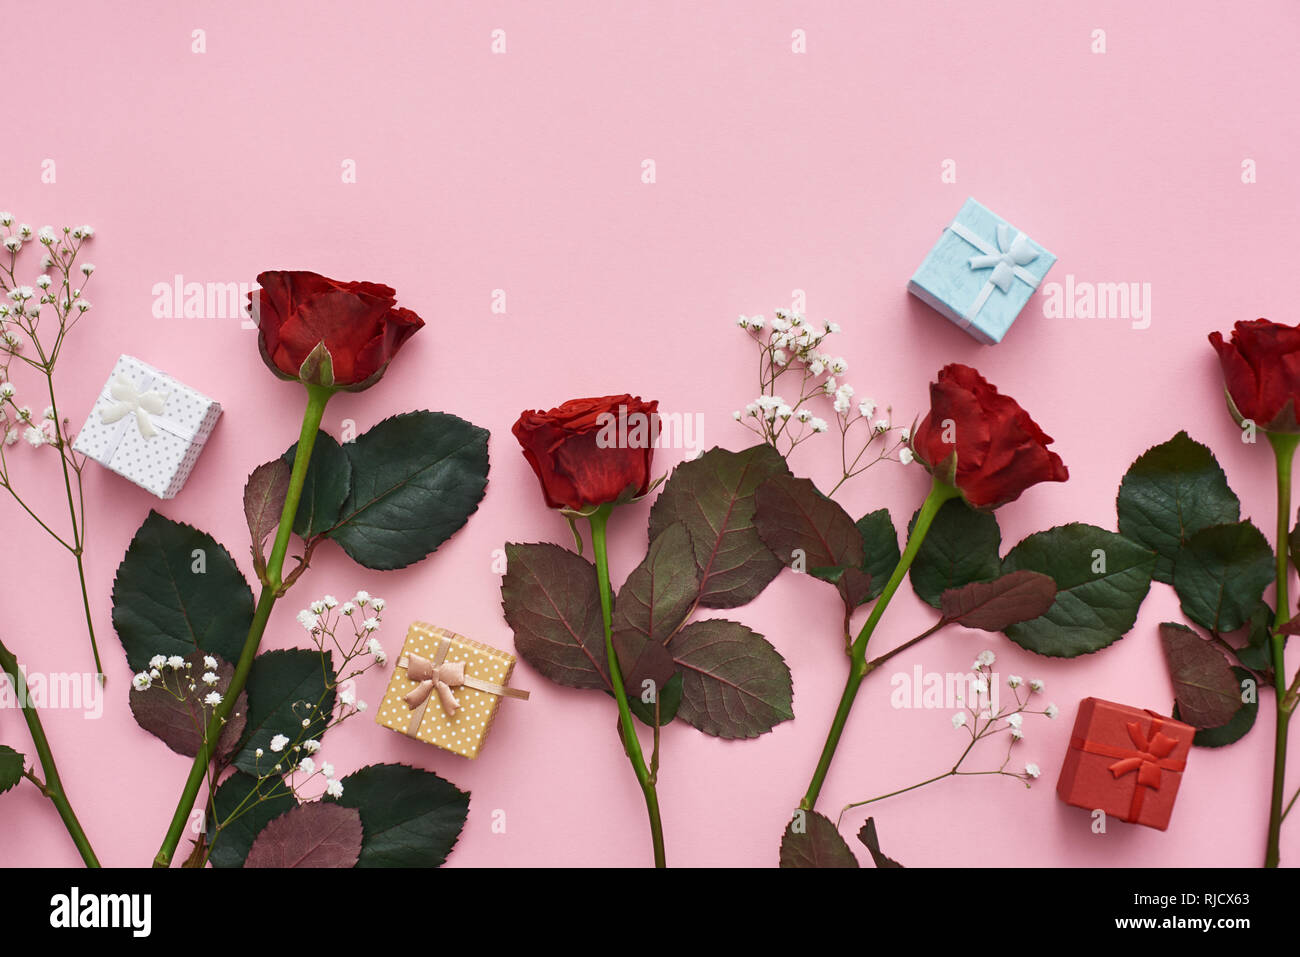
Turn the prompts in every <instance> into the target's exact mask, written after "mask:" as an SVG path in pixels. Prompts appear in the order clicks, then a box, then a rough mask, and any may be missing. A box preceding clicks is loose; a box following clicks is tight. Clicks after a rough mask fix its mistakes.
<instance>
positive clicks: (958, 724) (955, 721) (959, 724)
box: [952, 711, 966, 728]
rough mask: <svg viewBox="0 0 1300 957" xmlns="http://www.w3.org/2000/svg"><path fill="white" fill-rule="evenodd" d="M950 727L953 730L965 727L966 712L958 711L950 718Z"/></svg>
mask: <svg viewBox="0 0 1300 957" xmlns="http://www.w3.org/2000/svg"><path fill="white" fill-rule="evenodd" d="M952 726H953V727H954V728H964V727H966V712H965V711H958V712H956V713H955V714H954V715H953V716H952Z"/></svg>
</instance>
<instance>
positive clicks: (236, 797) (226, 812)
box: [207, 771, 298, 867]
mask: <svg viewBox="0 0 1300 957" xmlns="http://www.w3.org/2000/svg"><path fill="white" fill-rule="evenodd" d="M297 806H298V802H297V800H296V799H295V798H294V796H293V792H292V791H290V790H289V789H288V788H287V787H286V786H285V784H284V781H283V780H281V778H280V776H279V775H278V774H272V775H271V776H270V777H267V778H264V779H263V780H262V781H261V782H260V783H259V782H258V779H257V778H255V777H253V776H252V775H251V774H245V773H244V772H243V771H236V772H235V773H234V774H232V775H230V777H228V778H226V779H225V780H224V781H222V782H221V784H220V785H218V787H217V790H216V792H215V793H214V794H213V796H212V808H213V815H212V819H211V820H209V821H208V829H207V840H208V844H209V845H210V846H211V848H212V850H211V851H210V852H209V853H208V863H209V864H211V865H212V866H213V867H243V866H244V859H245V858H247V857H248V849H249V848H250V847H252V846H253V841H254V839H255V838H256V837H257V835H258V834H259V833H261V830H262V828H264V827H266V825H267V824H268V823H270V822H271V821H273V820H275V819H276V818H277V817H279V816H280V815H281V814H283V813H285V812H286V811H288V810H290V809H292V808H295V807H297ZM218 824H220V825H221V831H220V833H218V832H217V825H218Z"/></svg>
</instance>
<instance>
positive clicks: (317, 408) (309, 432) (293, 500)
mask: <svg viewBox="0 0 1300 957" xmlns="http://www.w3.org/2000/svg"><path fill="white" fill-rule="evenodd" d="M331 395H333V392H332V390H330V389H326V388H323V387H321V386H314V385H309V386H307V410H306V412H305V413H304V414H303V419H302V432H301V434H300V436H299V438H298V447H297V451H296V452H295V454H294V458H293V470H292V471H291V472H290V475H289V490H288V492H287V494H286V495H285V497H284V508H283V510H282V511H281V513H280V526H279V529H278V530H277V532H276V535H275V545H274V546H273V547H272V549H271V557H270V559H269V560H268V562H267V569H266V575H267V577H266V582H265V583H264V584H263V585H262V590H261V592H260V593H259V595H258V598H257V607H256V608H255V609H254V610H253V623H252V625H251V627H250V628H249V629H248V637H247V638H245V639H244V647H243V650H242V651H241V652H240V655H239V661H238V662H237V663H236V664H235V674H234V676H233V677H232V678H231V679H230V684H229V686H228V687H227V688H226V693H225V695H224V696H223V698H222V700H221V704H219V705H217V707H216V708H214V709H213V712H212V718H211V720H210V721H209V722H208V730H207V734H205V735H204V738H203V743H202V744H201V745H200V747H199V753H198V754H197V755H195V757H194V764H193V765H192V766H191V767H190V774H189V777H188V778H187V779H186V781H185V788H184V790H182V791H181V798H180V801H179V802H178V803H177V805H176V812H175V813H174V814H173V815H172V821H171V826H170V827H169V828H168V829H167V835H166V837H164V838H163V843H162V846H161V847H160V848H159V849H158V854H157V855H156V856H155V857H154V862H153V866H154V867H170V866H171V861H172V856H173V855H174V854H175V853H176V846H177V845H178V844H179V843H180V840H181V833H182V832H183V831H184V829H185V822H186V820H187V819H188V818H189V813H190V811H191V809H193V807H194V802H195V801H196V800H197V799H198V795H199V788H200V786H202V784H203V779H204V776H205V774H206V772H207V766H208V764H209V763H210V762H211V761H212V759H213V756H214V754H215V750H216V746H217V742H218V740H219V739H220V737H221V728H222V726H223V725H224V724H225V722H226V719H227V718H229V717H230V713H231V711H233V710H234V708H235V703H236V702H237V701H238V699H239V694H240V692H241V691H243V690H244V685H245V684H246V683H247V682H248V673H249V671H250V670H251V669H252V667H253V660H254V659H255V658H256V657H257V649H258V647H259V646H260V645H261V643H262V635H263V633H265V631H266V625H267V622H268V621H269V620H270V618H271V611H272V609H273V608H274V607H275V602H276V599H278V598H279V597H280V595H281V594H283V591H284V587H285V586H284V583H283V582H282V580H281V575H282V573H283V571H284V557H285V554H286V553H287V552H288V550H289V536H290V535H291V534H292V533H293V520H294V518H295V517H297V514H298V503H299V502H300V501H301V499H302V487H303V483H304V481H305V480H306V478H307V466H308V465H309V464H310V463H311V452H312V448H313V446H315V444H316V432H317V430H318V429H319V428H320V423H321V419H322V418H323V417H324V415H325V404H326V403H327V402H329V399H330V396H331Z"/></svg>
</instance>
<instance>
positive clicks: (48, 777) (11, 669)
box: [0, 641, 99, 867]
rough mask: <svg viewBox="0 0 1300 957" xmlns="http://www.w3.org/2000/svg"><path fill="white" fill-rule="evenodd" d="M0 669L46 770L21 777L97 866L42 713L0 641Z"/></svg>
mask: <svg viewBox="0 0 1300 957" xmlns="http://www.w3.org/2000/svg"><path fill="white" fill-rule="evenodd" d="M0 670H3V671H4V672H5V673H6V674H7V675H9V680H10V681H12V682H13V687H14V693H15V694H16V695H17V697H18V700H19V701H20V702H21V703H22V712H23V719H24V720H25V721H26V722H27V730H28V732H29V733H30V734H31V736H32V745H33V747H35V748H36V754H37V756H38V757H39V758H40V761H41V769H42V770H43V771H44V772H45V780H44V781H38V780H37V779H36V777H35V775H32V774H29V773H27V772H26V771H24V773H23V776H24V777H26V778H27V779H28V780H29V781H31V782H32V783H33V784H35V785H36V786H37V789H38V790H39V791H40V792H41V793H42V794H44V795H45V796H46V797H47V798H49V799H50V803H52V804H53V805H54V807H55V810H57V811H58V812H59V817H60V818H62V819H63V826H64V827H65V828H67V830H68V835H69V836H70V837H71V838H72V843H73V844H75V845H76V846H77V851H78V853H80V854H81V859H82V860H83V861H84V862H85V863H86V866H87V867H99V858H97V857H96V856H95V851H94V848H92V847H91V846H90V839H89V838H87V837H86V832H85V831H83V830H82V829H81V822H80V821H78V820H77V814H76V812H75V811H73V809H72V803H71V802H70V801H69V800H68V795H67V794H66V792H64V790H63V780H62V779H61V778H60V777H59V768H58V766H57V765H56V764H55V763H54V754H53V752H52V751H51V750H50V742H49V740H48V739H47V738H46V737H45V729H44V727H42V725H41V716H40V714H39V713H38V712H37V710H36V706H35V705H33V704H32V703H31V702H30V701H28V700H27V682H26V680H25V679H24V677H23V673H22V672H21V671H20V670H19V669H18V659H17V658H15V657H14V654H13V652H11V651H10V650H9V649H8V648H6V647H5V645H4V642H3V641H0Z"/></svg>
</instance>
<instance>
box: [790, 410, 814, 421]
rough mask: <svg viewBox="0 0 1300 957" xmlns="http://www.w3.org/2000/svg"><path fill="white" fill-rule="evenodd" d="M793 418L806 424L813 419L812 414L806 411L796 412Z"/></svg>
mask: <svg viewBox="0 0 1300 957" xmlns="http://www.w3.org/2000/svg"><path fill="white" fill-rule="evenodd" d="M794 417H795V418H796V419H798V420H799V421H800V422H807V421H809V420H810V419H811V418H812V417H813V414H812V413H811V412H809V411H808V410H807V409H800V410H799V411H798V412H796V413H795V416H794Z"/></svg>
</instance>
